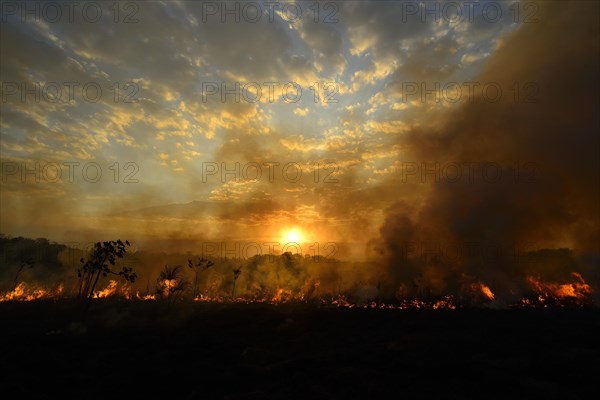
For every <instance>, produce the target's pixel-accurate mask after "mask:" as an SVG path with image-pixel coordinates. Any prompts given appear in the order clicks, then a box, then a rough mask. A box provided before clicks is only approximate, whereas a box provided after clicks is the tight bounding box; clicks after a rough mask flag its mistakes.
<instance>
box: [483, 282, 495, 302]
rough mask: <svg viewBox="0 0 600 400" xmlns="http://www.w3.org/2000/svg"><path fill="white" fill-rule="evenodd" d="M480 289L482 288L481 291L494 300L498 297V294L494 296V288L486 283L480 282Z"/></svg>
mask: <svg viewBox="0 0 600 400" xmlns="http://www.w3.org/2000/svg"><path fill="white" fill-rule="evenodd" d="M479 290H481V293H483V295H484V296H485V297H487V298H488V299H490V300H494V299H495V298H496V296H494V293H493V292H492V290H491V289H490V288H489V287H488V286H486V285H484V284H483V283H480V284H479Z"/></svg>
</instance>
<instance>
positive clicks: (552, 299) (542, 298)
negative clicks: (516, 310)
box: [520, 272, 592, 307]
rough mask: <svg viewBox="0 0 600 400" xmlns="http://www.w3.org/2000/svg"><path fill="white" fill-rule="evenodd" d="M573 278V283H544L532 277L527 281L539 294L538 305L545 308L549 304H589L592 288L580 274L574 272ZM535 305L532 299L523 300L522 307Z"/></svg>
mask: <svg viewBox="0 0 600 400" xmlns="http://www.w3.org/2000/svg"><path fill="white" fill-rule="evenodd" d="M571 276H572V277H573V278H574V282H572V283H556V282H543V281H541V280H540V279H539V278H534V277H532V276H529V277H527V281H528V282H529V284H530V286H531V288H532V289H533V290H534V291H535V292H536V293H537V299H536V300H537V303H538V304H540V305H542V306H544V307H547V306H548V303H551V304H558V305H563V304H564V302H567V303H568V304H583V303H586V302H588V301H589V300H590V295H591V294H592V288H591V286H590V285H588V284H587V283H586V282H585V280H584V279H583V277H582V276H581V274H580V273H578V272H572V273H571ZM534 303H535V301H533V300H532V299H523V300H522V301H521V304H520V305H521V306H523V307H531V306H534V305H535V304H534Z"/></svg>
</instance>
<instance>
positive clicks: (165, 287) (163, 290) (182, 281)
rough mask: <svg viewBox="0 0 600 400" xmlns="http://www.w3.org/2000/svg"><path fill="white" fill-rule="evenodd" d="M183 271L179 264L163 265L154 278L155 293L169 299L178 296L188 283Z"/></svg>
mask: <svg viewBox="0 0 600 400" xmlns="http://www.w3.org/2000/svg"><path fill="white" fill-rule="evenodd" d="M183 272H184V271H183V267H182V266H181V265H176V266H175V267H170V266H168V265H165V268H164V269H163V270H162V271H161V272H160V274H159V275H158V279H157V280H156V293H157V294H158V295H159V296H160V297H163V298H166V299H167V300H169V301H171V300H174V299H175V298H177V297H180V296H181V295H182V294H183V292H184V291H185V289H187V287H188V286H189V285H190V283H189V281H188V280H187V279H186V278H185V276H184V275H183Z"/></svg>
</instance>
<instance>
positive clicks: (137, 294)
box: [135, 291, 196, 300]
mask: <svg viewBox="0 0 600 400" xmlns="http://www.w3.org/2000/svg"><path fill="white" fill-rule="evenodd" d="M135 298H136V299H138V300H156V295H154V294H145V295H143V296H140V292H139V291H137V292H136V293H135ZM194 300H196V299H194Z"/></svg>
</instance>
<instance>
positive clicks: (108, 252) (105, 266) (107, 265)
mask: <svg viewBox="0 0 600 400" xmlns="http://www.w3.org/2000/svg"><path fill="white" fill-rule="evenodd" d="M125 246H129V242H128V241H127V240H126V241H125V243H123V242H122V241H120V240H117V241H107V242H97V243H96V244H95V245H94V249H93V250H92V252H91V254H90V256H89V258H88V260H87V261H86V260H84V259H83V258H82V259H81V260H80V262H81V263H82V264H83V265H82V266H81V268H80V269H78V270H77V276H78V277H79V293H78V297H79V299H80V300H81V301H82V302H83V303H84V308H83V313H84V314H85V312H86V311H87V309H88V308H89V307H90V304H91V302H92V298H93V297H94V289H95V288H96V285H97V284H98V281H99V280H100V276H102V277H106V276H108V274H112V275H118V276H121V277H122V278H123V279H125V280H126V281H128V282H131V283H133V282H135V279H136V278H137V274H136V273H135V272H133V268H127V267H123V269H122V270H121V271H119V272H116V271H113V270H112V269H111V266H114V265H115V264H116V261H117V258H123V256H124V255H125V253H127V249H126V248H125Z"/></svg>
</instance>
